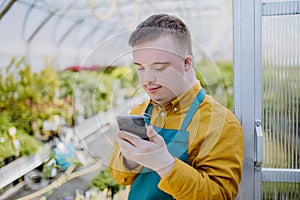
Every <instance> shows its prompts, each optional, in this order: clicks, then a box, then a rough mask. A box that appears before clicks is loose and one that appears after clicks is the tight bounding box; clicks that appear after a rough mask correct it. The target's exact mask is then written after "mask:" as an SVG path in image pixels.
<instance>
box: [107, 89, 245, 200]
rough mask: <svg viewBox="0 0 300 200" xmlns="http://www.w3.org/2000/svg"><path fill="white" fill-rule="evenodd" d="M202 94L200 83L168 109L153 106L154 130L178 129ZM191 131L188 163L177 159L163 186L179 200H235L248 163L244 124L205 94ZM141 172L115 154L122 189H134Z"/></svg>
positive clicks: (138, 109) (141, 108)
mask: <svg viewBox="0 0 300 200" xmlns="http://www.w3.org/2000/svg"><path fill="white" fill-rule="evenodd" d="M200 89H201V86H200V84H199V83H198V84H196V85H194V86H193V87H192V88H191V89H190V90H188V91H187V92H185V93H184V94H182V95H180V96H179V97H178V98H176V99H175V100H173V101H172V102H170V103H168V104H166V105H164V106H159V105H157V104H155V103H154V102H152V103H153V109H152V113H151V125H153V126H157V127H162V128H166V129H177V130H179V129H180V126H181V123H182V121H183V119H184V117H185V115H186V113H187V111H188V109H189V107H190V105H191V103H192V102H193V100H194V97H195V96H196V95H197V93H198V92H199V91H200ZM148 103H149V101H146V102H144V103H142V104H140V105H138V106H137V107H135V108H134V109H133V110H132V112H131V114H138V115H142V114H143V113H144V111H145V109H146V107H147V105H148ZM186 130H187V131H188V132H189V147H188V158H189V164H186V163H184V162H183V161H181V160H179V159H176V161H175V164H174V167H173V169H172V170H171V172H170V173H169V174H168V175H167V176H165V177H164V178H162V179H161V180H160V182H159V184H158V187H159V188H160V189H161V190H163V191H164V192H166V193H168V194H170V195H172V196H173V197H174V198H175V199H188V200H198V199H234V198H235V196H236V195H237V193H238V186H239V183H240V181H241V175H242V164H243V160H244V137H243V130H242V126H241V124H240V123H239V121H238V120H237V119H236V117H235V116H234V114H233V113H232V112H231V111H229V110H228V109H226V108H225V107H223V106H222V105H220V104H219V103H217V102H216V101H215V100H214V99H213V98H212V97H211V96H209V95H206V97H205V98H204V100H203V102H202V103H201V104H200V107H199V108H198V110H197V112H196V113H195V115H194V117H193V119H192V121H191V123H190V124H189V125H188V127H187V129H186ZM141 168H142V167H141V166H140V167H137V168H136V169H135V170H132V171H130V170H128V169H127V168H126V167H125V165H124V162H123V157H122V154H121V153H120V151H119V148H118V147H117V148H116V150H115V151H114V152H113V154H112V157H111V160H110V170H111V174H112V175H113V177H114V178H115V179H116V180H117V181H118V182H120V183H121V184H124V185H129V184H132V183H133V181H134V178H135V176H136V175H137V173H138V172H139V171H140V170H141Z"/></svg>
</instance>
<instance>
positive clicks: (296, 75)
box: [262, 0, 300, 199]
mask: <svg viewBox="0 0 300 200" xmlns="http://www.w3.org/2000/svg"><path fill="white" fill-rule="evenodd" d="M272 2H276V1H274V0H273V1H272ZM285 2H288V1H285ZM294 2H295V1H294ZM294 2H289V4H286V5H284V4H282V3H281V4H276V3H275V4H273V6H269V7H268V9H272V10H269V11H267V13H268V16H264V17H263V18H262V34H263V38H262V41H263V131H264V136H265V137H264V161H263V167H264V168H280V169H287V170H288V169H300V163H299V162H300V160H299V159H300V156H299V155H300V149H299V142H300V138H299V137H300V136H299V135H300V114H299V113H300V108H299V107H300V87H299V86H300V15H299V14H292V13H293V12H294V10H295V6H297V5H298V4H299V2H298V4H297V3H294ZM270 13H274V15H272V14H270ZM276 13H281V14H276ZM283 13H284V14H283ZM287 13H290V14H287ZM297 175H299V174H297ZM291 178H292V177H283V180H285V181H286V180H287V181H288V180H290V179H291ZM263 199H300V183H295V182H294V183H292V182H264V183H263Z"/></svg>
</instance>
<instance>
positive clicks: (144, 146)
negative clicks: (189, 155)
mask: <svg viewBox="0 0 300 200" xmlns="http://www.w3.org/2000/svg"><path fill="white" fill-rule="evenodd" d="M147 135H148V138H149V141H147V140H143V139H141V138H140V137H138V136H136V135H134V134H131V133H128V132H125V131H119V132H118V137H117V142H118V143H119V146H120V150H121V152H122V154H123V156H124V157H125V158H126V159H127V160H125V163H126V164H127V165H129V167H130V168H134V167H135V166H137V164H139V165H142V166H145V167H147V168H149V169H153V170H154V171H156V172H157V173H158V174H159V175H160V176H161V177H164V176H166V175H167V174H168V173H169V172H170V171H171V169H172V168H173V165H174V162H175V158H174V157H173V156H172V155H171V154H170V153H169V151H168V149H167V146H166V143H165V141H164V139H163V138H162V137H161V136H160V135H159V134H157V133H156V131H155V130H154V129H153V127H151V126H149V127H147ZM135 163H136V164H135Z"/></svg>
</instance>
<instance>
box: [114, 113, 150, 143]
mask: <svg viewBox="0 0 300 200" xmlns="http://www.w3.org/2000/svg"><path fill="white" fill-rule="evenodd" d="M117 122H118V125H119V129H120V130H122V131H127V132H130V133H133V134H135V135H137V136H139V137H141V138H142V139H148V137H147V128H146V123H145V120H144V117H143V116H140V115H120V116H117Z"/></svg>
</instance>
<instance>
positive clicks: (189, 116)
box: [180, 88, 206, 130]
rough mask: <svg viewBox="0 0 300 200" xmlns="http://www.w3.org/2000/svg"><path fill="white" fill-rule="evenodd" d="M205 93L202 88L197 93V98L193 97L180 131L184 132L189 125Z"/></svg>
mask: <svg viewBox="0 0 300 200" xmlns="http://www.w3.org/2000/svg"><path fill="white" fill-rule="evenodd" d="M205 95H206V93H205V91H204V89H203V88H201V90H200V91H199V92H198V94H197V96H196V97H195V99H194V101H193V103H192V105H191V106H190V108H189V110H188V112H187V114H186V116H185V118H184V120H183V122H182V124H181V128H180V130H185V129H186V128H187V126H188V125H189V124H190V122H191V120H192V118H193V116H194V114H195V112H196V111H197V110H198V107H199V105H200V104H201V102H202V101H203V99H204V97H205Z"/></svg>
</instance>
